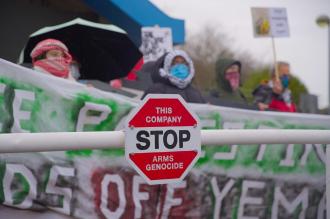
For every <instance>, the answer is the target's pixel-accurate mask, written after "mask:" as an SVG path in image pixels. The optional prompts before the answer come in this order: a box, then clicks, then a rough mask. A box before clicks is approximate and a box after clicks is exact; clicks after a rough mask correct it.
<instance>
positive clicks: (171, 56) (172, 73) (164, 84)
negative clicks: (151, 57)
mask: <svg viewBox="0 0 330 219" xmlns="http://www.w3.org/2000/svg"><path fill="white" fill-rule="evenodd" d="M149 68H150V67H149ZM151 68H152V70H151V71H150V74H151V79H152V81H153V83H154V84H152V85H151V86H150V87H149V88H148V89H147V90H146V91H145V93H144V95H143V97H144V96H146V95H147V94H150V93H153V94H155V93H156V94H157V93H158V94H179V95H181V96H182V97H183V98H184V99H185V100H186V101H187V102H191V103H205V100H204V98H203V97H202V95H201V93H200V92H199V90H197V89H196V88H194V87H193V85H192V84H191V83H192V80H193V78H194V76H195V69H194V64H193V62H192V60H191V58H190V57H189V56H188V54H187V53H186V52H185V51H183V50H174V51H171V52H169V53H166V54H164V55H163V56H162V57H160V58H159V59H158V60H157V61H155V62H154V63H152V67H151Z"/></svg>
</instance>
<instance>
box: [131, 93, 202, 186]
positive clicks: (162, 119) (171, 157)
mask: <svg viewBox="0 0 330 219" xmlns="http://www.w3.org/2000/svg"><path fill="white" fill-rule="evenodd" d="M200 153H201V129H200V123H199V121H198V118H197V116H196V115H195V114H194V113H193V112H192V111H190V110H189V109H188V105H187V104H186V102H185V101H184V100H183V98H182V97H181V96H180V95H176V94H149V95H147V96H146V97H145V98H144V99H143V101H142V103H141V105H140V106H138V107H137V108H136V109H134V110H133V111H132V112H131V113H130V115H129V116H128V118H127V121H126V123H125V157H126V159H127V160H128V162H129V163H130V164H131V165H132V167H133V168H134V169H135V170H136V171H137V172H138V173H139V174H140V175H141V176H142V177H143V178H144V179H145V180H146V181H147V182H148V183H149V184H164V183H172V182H179V181H182V180H183V178H184V177H185V176H186V175H187V173H188V172H189V170H190V169H191V168H192V167H193V166H194V164H195V163H196V162H197V160H198V158H199V156H200Z"/></svg>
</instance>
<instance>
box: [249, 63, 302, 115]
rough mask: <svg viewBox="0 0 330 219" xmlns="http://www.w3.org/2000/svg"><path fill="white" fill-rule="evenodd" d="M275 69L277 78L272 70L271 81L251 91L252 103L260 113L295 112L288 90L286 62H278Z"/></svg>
mask: <svg viewBox="0 0 330 219" xmlns="http://www.w3.org/2000/svg"><path fill="white" fill-rule="evenodd" d="M277 69H278V78H277V77H276V74H275V69H273V71H272V74H271V80H270V81H268V82H264V83H262V84H261V85H259V86H258V87H257V88H256V89H255V90H254V91H253V93H252V94H253V97H254V102H255V104H256V105H257V107H258V108H259V110H262V111H263V110H272V111H281V112H296V105H295V104H294V103H293V102H292V98H291V90H290V89H289V83H290V65H289V63H287V62H278V63H277Z"/></svg>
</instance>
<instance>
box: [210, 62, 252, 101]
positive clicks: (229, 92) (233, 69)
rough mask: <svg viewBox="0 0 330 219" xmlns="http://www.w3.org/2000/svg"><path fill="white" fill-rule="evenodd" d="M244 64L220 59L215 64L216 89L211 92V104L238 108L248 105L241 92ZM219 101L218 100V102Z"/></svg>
mask: <svg viewBox="0 0 330 219" xmlns="http://www.w3.org/2000/svg"><path fill="white" fill-rule="evenodd" d="M241 69H242V64H241V62H240V61H238V60H234V59H223V58H218V60H217V61H216V64H215V77H216V89H214V90H212V91H211V92H210V96H211V99H210V100H211V103H213V102H214V104H217V102H219V103H220V105H224V106H231V107H237V106H238V105H240V106H242V107H243V108H245V107H244V106H247V105H248V102H247V99H246V97H245V95H244V94H243V92H242V91H241V90H240V87H241V85H242V82H241V80H242V79H241V78H242V76H241ZM216 99H218V100H216Z"/></svg>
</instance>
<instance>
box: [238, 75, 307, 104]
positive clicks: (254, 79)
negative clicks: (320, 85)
mask: <svg viewBox="0 0 330 219" xmlns="http://www.w3.org/2000/svg"><path fill="white" fill-rule="evenodd" d="M269 69H270V68H268V69H267V68H264V69H262V70H259V71H254V72H252V73H250V74H249V75H248V77H246V79H245V80H244V83H243V87H242V91H243V93H244V94H245V95H246V97H247V98H248V100H249V101H250V102H252V101H253V96H252V92H253V90H254V89H255V88H256V87H258V86H259V85H260V83H263V82H267V81H268V80H269V78H270V74H269V72H270V70H269ZM289 88H290V90H291V92H292V98H293V102H294V103H295V104H297V105H299V97H300V94H307V93H308V89H307V88H306V86H305V85H304V84H303V83H302V82H301V81H300V80H299V79H298V77H296V76H294V75H291V80H290V84H289Z"/></svg>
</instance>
